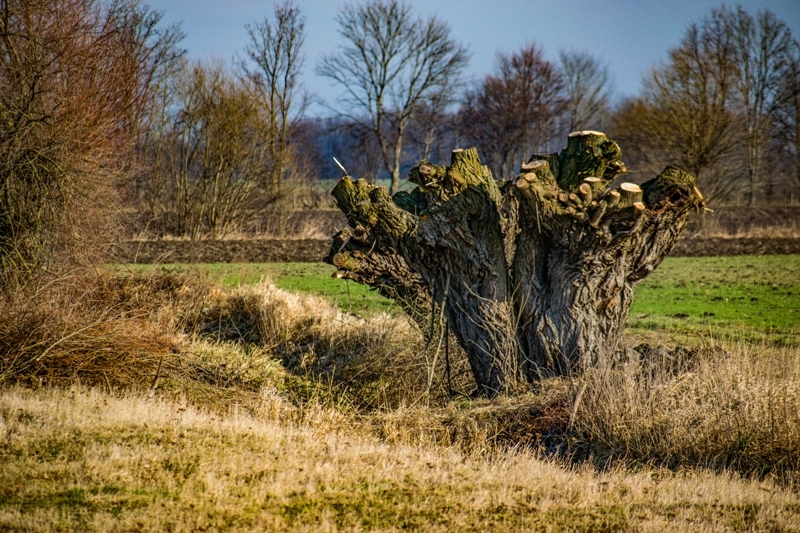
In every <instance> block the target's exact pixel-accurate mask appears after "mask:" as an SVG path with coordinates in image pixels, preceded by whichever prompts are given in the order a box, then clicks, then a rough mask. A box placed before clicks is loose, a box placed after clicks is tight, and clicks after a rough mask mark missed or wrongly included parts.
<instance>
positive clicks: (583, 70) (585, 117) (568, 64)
mask: <svg viewBox="0 0 800 533" xmlns="http://www.w3.org/2000/svg"><path fill="white" fill-rule="evenodd" d="M558 57H559V60H560V61H561V70H562V71H563V73H564V75H563V78H564V89H565V92H566V94H567V102H568V105H569V129H570V131H578V130H604V129H605V126H606V121H607V120H608V117H609V115H610V109H611V98H612V96H613V93H614V88H613V83H612V81H611V74H610V73H609V71H608V67H607V66H606V65H605V64H603V63H601V62H600V61H598V60H597V59H595V58H594V57H593V56H592V55H591V54H589V53H588V52H576V51H574V50H570V51H569V52H565V51H561V52H560V53H559V54H558Z"/></svg>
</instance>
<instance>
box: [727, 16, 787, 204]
mask: <svg viewBox="0 0 800 533" xmlns="http://www.w3.org/2000/svg"><path fill="white" fill-rule="evenodd" d="M712 20H718V21H720V22H721V23H722V24H724V25H725V28H726V30H727V32H728V34H729V38H730V41H731V44H732V51H733V54H734V57H735V61H736V65H737V67H738V68H737V75H736V77H735V80H736V82H735V88H736V95H737V104H738V107H740V112H741V115H742V118H743V119H744V131H745V139H746V142H747V152H746V167H747V176H748V182H749V203H750V205H753V203H755V200H756V192H757V188H758V184H759V181H760V180H761V158H762V152H763V150H764V146H765V145H766V143H767V141H768V135H767V131H768V129H769V127H770V123H771V121H772V119H773V117H774V115H775V113H776V112H777V109H778V103H779V102H778V96H779V92H780V86H781V79H782V75H783V73H784V69H785V64H786V61H787V59H788V54H789V50H790V47H791V44H792V37H791V32H790V31H789V28H788V27H787V26H786V24H784V23H783V22H781V21H780V20H778V19H777V17H776V16H775V15H774V14H773V13H771V12H770V11H767V10H764V11H760V12H758V14H757V15H756V16H755V18H754V17H753V16H752V15H750V14H749V13H748V12H747V11H745V10H744V8H742V7H741V6H738V7H737V8H736V10H735V11H731V10H728V9H726V8H722V9H721V10H719V11H714V12H713V14H712Z"/></svg>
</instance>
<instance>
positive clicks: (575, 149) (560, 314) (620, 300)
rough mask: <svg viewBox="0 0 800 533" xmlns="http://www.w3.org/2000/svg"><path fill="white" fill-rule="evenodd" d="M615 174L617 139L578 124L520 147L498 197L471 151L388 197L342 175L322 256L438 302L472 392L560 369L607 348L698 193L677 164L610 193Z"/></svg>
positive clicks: (598, 358) (593, 358)
mask: <svg viewBox="0 0 800 533" xmlns="http://www.w3.org/2000/svg"><path fill="white" fill-rule="evenodd" d="M622 172H624V165H623V164H622V162H621V151H620V149H619V146H617V144H616V143H614V142H612V141H610V140H608V139H607V138H606V137H605V135H604V134H602V133H599V132H592V131H586V132H577V133H573V134H572V135H570V137H569V140H568V144H567V147H566V148H565V149H564V150H563V151H562V152H561V153H560V154H558V155H556V154H545V155H534V156H533V157H531V159H530V160H529V161H528V162H527V163H525V164H523V165H522V168H521V173H520V174H519V175H518V176H517V177H516V178H515V179H514V180H513V182H511V183H509V184H507V185H504V186H503V194H502V195H501V191H500V189H498V186H497V184H496V182H495V181H494V179H492V176H491V173H490V172H487V169H486V167H485V166H483V165H482V164H481V162H480V159H479V158H478V153H477V150H475V149H474V148H473V149H469V150H455V151H453V155H452V161H451V164H450V166H449V167H443V166H439V165H435V164H432V163H429V162H427V161H421V162H420V163H419V164H418V165H416V166H415V167H414V168H413V169H412V170H411V173H410V179H411V181H412V182H413V183H416V184H417V185H418V187H417V188H416V189H415V190H414V191H412V192H410V193H398V194H397V195H395V197H394V198H389V196H388V194H387V193H386V192H385V191H384V190H382V189H376V188H375V187H373V186H371V185H369V184H367V183H366V182H363V181H362V180H358V181H356V182H353V181H352V180H351V179H350V178H343V179H342V181H341V182H340V183H339V184H338V185H337V186H336V187H335V188H334V197H335V198H336V201H337V204H338V205H339V207H340V208H341V209H342V211H344V212H345V214H346V215H347V219H348V222H349V224H350V225H351V226H352V227H353V228H354V229H353V230H352V231H350V230H343V231H342V232H340V233H339V234H337V235H336V236H335V238H334V242H333V245H332V246H331V253H330V255H329V257H328V261H329V262H332V263H333V264H335V265H336V266H337V267H338V268H339V270H338V272H337V275H338V276H341V277H345V278H346V279H354V280H357V281H360V282H362V283H367V284H369V285H371V286H373V287H377V288H378V289H379V290H381V292H382V293H384V294H387V295H389V294H391V293H394V294H395V295H396V296H393V297H395V298H397V299H403V298H405V299H406V301H407V302H408V301H414V302H422V304H421V305H417V304H415V305H413V306H412V305H408V304H406V305H405V306H404V308H406V309H407V310H408V309H412V310H413V309H421V308H424V309H431V308H433V307H437V306H438V307H439V308H440V309H443V311H444V316H445V317H446V318H447V321H448V323H449V326H450V328H451V331H452V332H453V334H454V335H455V337H456V338H457V339H458V341H459V344H460V345H461V347H462V348H463V349H464V351H465V352H466V354H467V357H468V359H469V362H470V366H471V368H472V371H473V375H474V377H475V380H476V383H477V385H478V391H479V392H480V393H482V394H495V393H497V392H499V391H502V390H506V389H508V386H509V384H510V383H511V382H513V381H514V380H515V378H517V377H524V378H527V379H528V380H536V379H541V378H542V377H546V376H551V375H558V374H568V373H570V372H574V371H576V370H580V369H582V368H585V367H586V366H588V365H591V364H596V363H598V362H603V361H608V360H609V359H610V357H611V356H612V355H613V353H614V352H615V351H616V350H617V349H618V347H619V342H620V338H621V332H622V328H623V325H624V323H625V319H626V317H627V315H628V311H629V309H630V305H631V302H632V299H633V287H634V285H635V284H636V283H638V281H640V280H641V279H643V278H644V277H645V276H647V274H649V272H651V271H652V270H653V269H654V268H655V267H656V266H657V265H658V264H659V263H660V262H661V260H662V259H663V258H664V256H665V255H666V254H667V253H669V251H670V250H671V249H672V247H673V246H674V244H675V242H676V241H677V239H678V237H679V235H680V234H681V231H683V229H684V227H685V224H686V219H687V216H688V211H689V209H690V208H692V207H697V206H700V205H702V202H703V200H702V196H701V195H700V193H699V191H698V190H697V188H696V185H695V181H694V178H693V177H692V176H690V175H688V174H686V173H685V172H683V171H680V170H678V169H675V168H672V167H669V168H667V169H666V170H665V171H664V172H662V173H661V174H660V175H659V176H658V177H657V178H654V179H652V180H650V181H648V182H646V183H644V184H642V185H641V187H640V186H638V185H635V184H632V183H623V184H622V185H621V186H620V187H619V189H618V190H609V185H610V184H611V182H612V181H613V179H614V178H615V177H616V176H617V175H618V174H620V173H622ZM401 303H402V302H401ZM409 312H410V313H411V314H412V316H413V317H414V318H415V320H417V321H418V322H422V320H423V319H422V318H421V316H423V315H420V314H417V315H414V314H413V312H412V311H409Z"/></svg>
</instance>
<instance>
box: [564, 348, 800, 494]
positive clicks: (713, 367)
mask: <svg viewBox="0 0 800 533" xmlns="http://www.w3.org/2000/svg"><path fill="white" fill-rule="evenodd" d="M665 356H666V357H670V359H666V357H665ZM681 359H682V360H681ZM583 383H584V384H585V387H586V389H585V393H584V394H583V397H582V399H581V400H580V404H579V410H578V413H577V416H576V419H575V426H574V428H573V429H574V435H573V437H574V438H576V439H578V440H579V441H581V442H582V444H583V445H584V446H587V447H588V450H585V452H588V453H591V454H592V455H593V456H594V460H595V461H598V462H603V461H605V460H607V459H623V460H625V459H628V458H630V459H633V460H635V461H636V462H638V463H653V464H658V465H663V466H668V467H670V468H678V467H685V466H690V465H692V466H702V467H707V468H716V469H719V468H730V469H734V470H737V471H739V472H742V473H745V474H755V475H764V474H766V473H773V474H775V475H777V476H786V477H787V479H788V480H790V481H792V482H795V481H797V475H798V474H800V359H798V352H797V349H796V348H795V349H787V348H777V347H774V346H769V345H761V346H758V345H746V344H741V345H737V346H732V347H728V348H727V349H724V348H709V349H704V350H698V351H696V352H694V353H690V352H680V351H678V352H677V355H676V352H672V353H668V352H666V351H663V352H661V353H659V351H658V350H653V351H652V353H651V354H650V356H649V358H643V360H641V361H637V362H633V363H629V364H627V365H623V366H621V367H620V368H616V369H612V370H607V371H604V370H602V369H595V370H594V371H592V372H590V373H588V374H587V375H586V376H585V377H584V378H583Z"/></svg>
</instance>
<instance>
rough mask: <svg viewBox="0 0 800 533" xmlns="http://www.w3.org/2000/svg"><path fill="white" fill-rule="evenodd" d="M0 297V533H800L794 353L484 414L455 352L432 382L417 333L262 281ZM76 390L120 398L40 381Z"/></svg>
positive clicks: (128, 285) (544, 398)
mask: <svg viewBox="0 0 800 533" xmlns="http://www.w3.org/2000/svg"><path fill="white" fill-rule="evenodd" d="M69 287H72V289H69ZM79 287H83V288H79ZM3 305H4V306H5V307H4V308H3V312H2V313H0V342H2V343H3V344H0V347H2V351H1V352H0V355H1V356H2V358H0V363H1V364H2V365H3V366H2V375H3V381H4V389H2V390H1V391H0V414H2V423H1V424H0V463H2V464H1V465H0V472H1V473H0V502H3V503H0V529H3V528H17V529H27V530H56V529H59V528H61V527H64V528H67V529H72V530H92V529H94V530H109V529H120V530H136V529H140V530H156V529H171V528H172V529H177V530H180V529H182V528H183V529H186V530H191V529H202V528H211V529H230V530H237V529H239V530H242V529H263V528H268V529H276V530H280V529H292V530H325V529H327V530H394V529H401V528H403V527H404V526H405V527H406V528H410V529H426V530H427V529H430V530H437V529H453V528H455V529H456V530H485V529H487V528H490V529H495V530H514V531H516V530H526V529H537V528H538V529H545V530H554V531H567V530H593V531H594V530H601V531H602V530H609V531H611V530H620V529H623V530H624V529H637V530H638V529H642V530H662V529H670V528H672V529H673V530H676V531H678V530H688V529H693V530H701V531H702V530H766V529H770V530H774V531H792V530H800V501H798V500H797V497H796V495H795V494H794V492H793V490H795V488H796V487H797V475H798V472H800V460H798V457H800V362H799V361H798V357H797V355H798V354H797V353H796V351H790V350H789V349H785V348H779V347H775V346H772V345H767V344H765V345H763V346H753V345H728V346H710V347H706V348H704V349H702V350H696V351H694V352H688V351H675V350H671V351H667V350H651V351H649V352H648V351H647V350H644V349H640V350H639V352H640V356H639V357H638V359H637V358H633V359H631V360H629V361H628V363H626V364H619V365H617V366H615V367H613V368H607V369H596V370H594V371H592V372H589V373H587V374H586V375H585V376H582V377H576V378H574V379H553V380H548V381H544V382H542V383H540V384H539V385H538V386H537V387H536V390H535V391H531V392H528V393H526V394H523V395H517V396H513V397H503V398H499V399H496V400H492V401H488V400H480V401H477V400H471V399H469V398H468V397H467V395H466V392H468V390H469V389H468V386H469V376H468V372H466V370H467V366H466V362H465V361H464V358H463V355H462V354H458V353H455V352H453V353H450V358H449V360H450V363H451V372H452V375H453V376H455V379H454V380H453V382H452V383H451V384H450V386H448V384H447V383H445V380H444V379H443V377H442V376H443V375H444V364H445V363H444V359H445V358H444V357H442V356H441V355H440V356H439V357H438V363H437V366H436V368H434V369H433V375H434V376H436V379H435V381H434V386H433V387H432V388H431V389H430V391H429V390H428V389H429V387H428V376H429V370H430V369H429V368H428V365H430V364H431V361H432V358H431V357H430V354H429V357H428V358H427V363H426V358H425V356H424V351H425V342H424V340H423V338H422V336H421V335H420V333H419V332H418V331H417V330H416V329H414V327H413V326H411V325H410V324H409V323H408V322H407V321H405V320H403V319H398V318H391V317H388V316H379V317H377V318H373V319H369V320H364V319H360V318H357V317H355V316H352V315H348V314H344V313H342V312H341V311H339V310H337V309H336V308H334V307H332V306H331V305H329V304H328V303H327V302H325V301H323V300H321V299H319V298H316V297H313V296H308V295H305V296H304V295H298V294H293V293H288V292H285V291H281V290H279V289H277V288H275V287H274V285H272V284H271V283H270V282H265V283H262V284H260V285H257V286H251V287H240V288H237V289H224V288H221V287H218V286H211V285H209V284H207V283H205V282H203V280H201V279H197V278H196V277H186V276H176V275H174V274H164V273H161V274H157V275H145V276H142V275H133V276H125V277H121V278H120V277H109V276H105V275H100V276H99V277H98V278H96V279H94V280H93V281H85V282H82V283H81V284H74V283H73V284H71V285H70V284H65V285H63V286H62V285H60V284H59V283H55V284H52V285H50V286H47V287H40V289H39V290H38V291H36V292H34V293H32V297H30V298H27V299H25V298H23V297H22V296H17V297H16V299H7V300H6V301H5V302H4V304H3ZM43 354H44V355H43ZM159 368H160V370H159ZM156 374H158V375H159V376H160V378H159V379H158V380H157V381H154V379H153V378H154V377H155V375H156ZM76 382H80V383H81V384H82V386H85V385H86V384H96V385H98V386H99V387H100V389H102V390H104V391H109V392H110V393H111V394H108V393H100V392H99V391H98V390H97V389H95V390H87V389H85V388H80V387H78V388H77V389H74V390H73V391H72V392H66V391H65V390H64V388H63V387H61V388H58V387H57V388H52V387H50V386H49V385H58V386H63V385H67V384H76ZM9 383H18V384H19V383H22V384H28V383H33V384H34V385H36V386H39V385H40V384H41V385H44V387H43V388H40V389H39V390H37V391H36V392H30V391H26V390H24V389H19V388H14V387H11V388H9V385H8V384H9ZM154 383H155V384H156V387H155V388H153V389H152V390H151V387H152V385H153V384H154ZM451 389H456V390H457V391H460V393H459V392H453V391H452V390H451ZM153 393H154V395H155V398H150V399H146V397H149V396H151V395H152V394H153ZM3 432H5V440H2V439H3ZM543 458H546V459H543ZM576 465H577V466H576ZM597 466H601V467H602V468H599V469H598V468H597ZM739 475H745V476H748V477H749V476H753V478H754V479H757V480H760V481H746V480H738V479H737V476H739Z"/></svg>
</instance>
